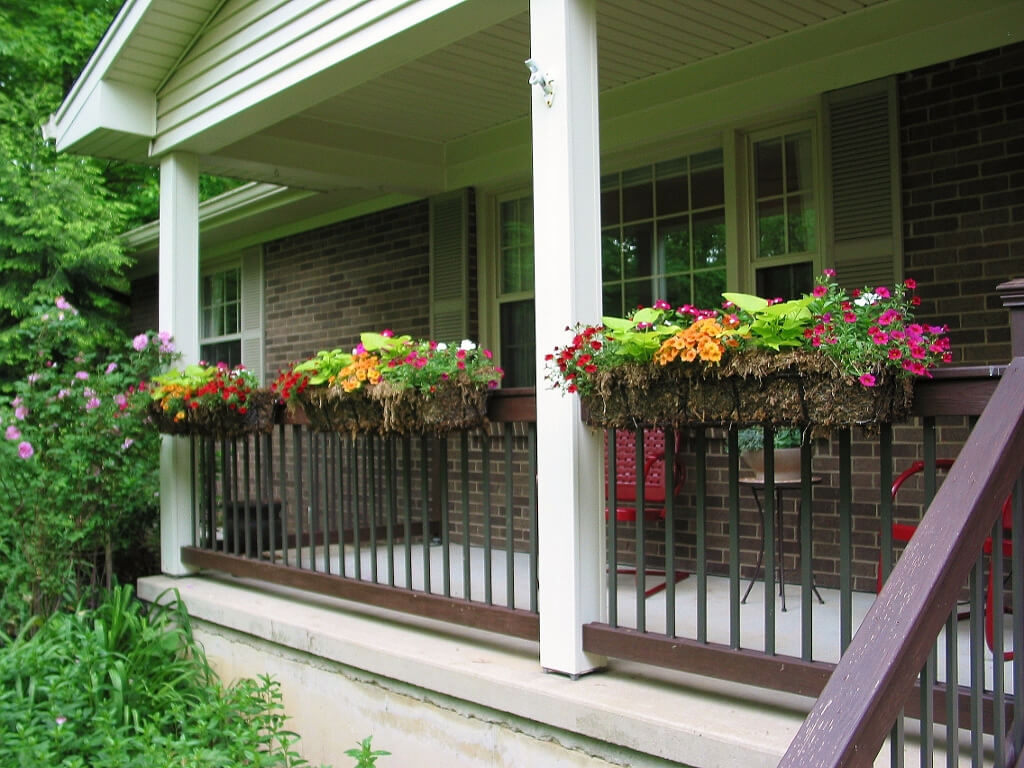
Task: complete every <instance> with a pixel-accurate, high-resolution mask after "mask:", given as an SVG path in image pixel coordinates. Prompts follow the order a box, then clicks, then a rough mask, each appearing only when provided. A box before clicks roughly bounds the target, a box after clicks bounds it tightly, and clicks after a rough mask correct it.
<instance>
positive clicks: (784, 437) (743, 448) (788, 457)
mask: <svg viewBox="0 0 1024 768" xmlns="http://www.w3.org/2000/svg"><path fill="white" fill-rule="evenodd" d="M738 437H739V448H740V460H741V461H742V462H743V463H744V464H745V465H746V467H747V468H748V469H749V470H750V471H751V472H752V473H753V478H754V479H755V480H764V429H763V428H762V427H746V428H744V429H741V430H740V431H739V436H738ZM803 440H804V436H803V431H802V430H800V429H799V428H797V427H783V428H782V429H780V430H778V431H776V432H775V434H774V441H773V442H774V451H773V455H774V457H775V461H774V467H775V480H776V481H780V480H781V481H788V480H799V479H800V446H801V445H802V444H803Z"/></svg>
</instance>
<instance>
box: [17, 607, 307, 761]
mask: <svg viewBox="0 0 1024 768" xmlns="http://www.w3.org/2000/svg"><path fill="white" fill-rule="evenodd" d="M31 624H32V625H33V626H26V627H25V628H24V629H23V630H22V632H21V634H20V635H19V636H18V637H16V638H13V639H11V638H0V642H3V645H2V647H0V765H4V766H19V765H24V766H43V765H45V766H61V767H62V768H84V767H85V766H93V767H95V768H106V767H107V766H110V767H111V768H113V767H114V766H117V768H135V767H138V768H153V767H157V766H175V767H176V768H177V767H180V766H184V767H186V768H225V767H227V766H254V767H259V766H301V765H306V764H307V763H306V761H305V760H302V759H301V758H299V757H298V756H297V754H296V753H295V752H294V750H293V749H292V748H293V746H294V744H295V742H296V741H297V740H298V736H297V735H296V734H294V733H292V732H290V731H288V730H285V728H284V723H285V717H284V714H283V713H282V707H281V692H280V688H279V684H278V683H277V682H275V681H274V680H272V679H270V678H269V677H266V676H262V677H259V678H257V679H244V680H240V681H238V682H236V683H234V684H232V685H230V686H224V685H223V684H222V683H221V682H220V681H219V680H218V679H217V677H216V675H215V674H214V672H213V671H212V670H211V668H210V666H209V664H208V663H207V661H206V657H205V656H204V654H203V651H202V648H201V647H200V645H199V644H198V643H197V642H196V640H195V639H194V638H193V636H192V630H191V625H190V622H189V617H188V614H187V613H186V612H185V609H184V607H183V606H182V604H181V603H180V602H179V601H177V600H175V601H173V602H171V603H169V604H167V605H158V606H153V607H150V608H148V610H147V609H145V608H144V607H143V605H142V604H141V603H140V602H139V601H137V600H135V599H134V597H133V594H132V590H131V588H128V587H119V588H116V589H114V590H113V591H111V592H109V593H108V594H107V597H106V599H105V600H104V601H103V602H102V603H100V605H99V606H98V607H97V608H95V609H92V610H79V611H76V612H73V613H55V614H53V615H52V616H50V617H49V618H48V619H46V620H45V621H43V620H40V619H35V620H33V622H32V623H31ZM35 625H38V626H35ZM30 630H35V631H30Z"/></svg>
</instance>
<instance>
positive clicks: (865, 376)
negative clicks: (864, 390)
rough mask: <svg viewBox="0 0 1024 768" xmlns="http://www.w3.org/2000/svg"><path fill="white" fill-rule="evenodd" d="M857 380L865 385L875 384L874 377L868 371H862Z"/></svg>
mask: <svg viewBox="0 0 1024 768" xmlns="http://www.w3.org/2000/svg"><path fill="white" fill-rule="evenodd" d="M858 381H859V382H860V383H861V385H862V386H865V387H873V386H875V377H874V376H873V375H872V374H870V373H862V374H861V376H860V378H859V379H858Z"/></svg>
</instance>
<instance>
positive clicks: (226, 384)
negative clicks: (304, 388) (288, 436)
mask: <svg viewBox="0 0 1024 768" xmlns="http://www.w3.org/2000/svg"><path fill="white" fill-rule="evenodd" d="M153 382H154V384H155V386H154V387H153V388H152V389H151V391H150V394H151V398H152V399H151V401H150V404H149V413H150V418H151V420H152V422H153V424H154V425H155V426H156V428H157V430H158V431H160V432H162V433H164V434H169V435H197V436H203V437H215V438H225V439H230V438H236V437H242V436H244V435H249V434H254V433H259V432H268V431H269V430H270V429H271V427H273V425H274V409H275V407H276V405H277V402H278V397H277V394H276V393H274V392H272V391H270V390H266V389H260V388H259V386H258V382H257V381H256V378H255V376H253V375H252V373H250V372H249V371H247V370H245V369H244V368H242V367H241V366H238V367H235V368H229V367H228V366H227V365H225V364H223V363H221V364H218V365H210V366H203V365H190V366H188V367H186V368H185V369H184V370H183V371H177V370H175V371H170V372H168V373H165V374H162V375H160V376H157V377H156V378H154V380H153Z"/></svg>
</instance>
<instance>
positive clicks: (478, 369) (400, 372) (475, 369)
mask: <svg viewBox="0 0 1024 768" xmlns="http://www.w3.org/2000/svg"><path fill="white" fill-rule="evenodd" d="M378 337H379V338H378ZM361 338H362V344H363V346H364V347H366V349H367V351H370V349H371V347H373V348H375V349H376V350H377V352H378V353H379V354H380V357H381V369H380V370H381V378H382V379H383V380H384V381H386V382H387V383H388V384H390V385H391V386H393V387H395V388H397V389H417V390H419V391H420V392H421V393H423V394H429V393H431V392H435V391H436V390H437V388H438V387H439V386H443V385H444V383H446V382H449V381H459V382H462V383H463V384H468V385H479V386H486V387H489V388H490V389H495V388H496V387H497V386H498V382H499V381H500V380H501V377H502V376H503V375H504V372H503V371H502V370H501V369H500V368H498V367H497V366H496V365H494V363H493V355H492V354H491V351H490V350H489V349H481V348H480V347H478V346H477V345H476V344H475V343H474V342H472V341H470V340H469V339H463V340H462V343H460V344H459V346H457V347H456V346H455V345H454V344H451V345H449V344H446V343H444V342H435V341H424V340H421V341H410V340H409V337H408V336H400V337H395V338H390V337H387V336H382V335H380V334H372V333H364V334H363V335H362V337H361ZM382 340H383V341H382ZM367 345H369V346H367Z"/></svg>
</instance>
